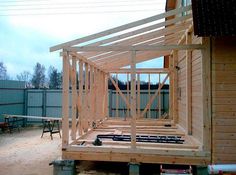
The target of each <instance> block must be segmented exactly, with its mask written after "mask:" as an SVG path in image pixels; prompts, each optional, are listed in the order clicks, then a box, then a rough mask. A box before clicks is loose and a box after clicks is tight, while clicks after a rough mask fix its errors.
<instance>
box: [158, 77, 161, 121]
mask: <svg viewBox="0 0 236 175" xmlns="http://www.w3.org/2000/svg"><path fill="white" fill-rule="evenodd" d="M158 82H159V86H160V85H161V84H160V83H161V74H158ZM158 114H159V118H161V89H160V90H159V92H158Z"/></svg>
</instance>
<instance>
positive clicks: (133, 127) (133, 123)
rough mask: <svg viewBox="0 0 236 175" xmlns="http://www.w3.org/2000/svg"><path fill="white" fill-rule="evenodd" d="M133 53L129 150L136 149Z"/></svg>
mask: <svg viewBox="0 0 236 175" xmlns="http://www.w3.org/2000/svg"><path fill="white" fill-rule="evenodd" d="M135 54H136V52H135V51H132V52H131V63H130V66H131V116H132V118H131V148H132V149H135V148H136V62H135Z"/></svg>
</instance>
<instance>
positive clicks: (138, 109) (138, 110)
mask: <svg viewBox="0 0 236 175" xmlns="http://www.w3.org/2000/svg"><path fill="white" fill-rule="evenodd" d="M137 76H138V85H137V112H138V116H137V118H140V74H137Z"/></svg>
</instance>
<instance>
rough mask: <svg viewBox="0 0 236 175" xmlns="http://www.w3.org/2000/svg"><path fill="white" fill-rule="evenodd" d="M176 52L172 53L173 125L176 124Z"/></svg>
mask: <svg viewBox="0 0 236 175" xmlns="http://www.w3.org/2000/svg"><path fill="white" fill-rule="evenodd" d="M177 65H178V50H174V51H173V99H172V100H173V120H174V123H177V122H178V99H177V93H178V73H177V71H178V70H177Z"/></svg>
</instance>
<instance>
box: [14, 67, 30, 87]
mask: <svg viewBox="0 0 236 175" xmlns="http://www.w3.org/2000/svg"><path fill="white" fill-rule="evenodd" d="M31 76H32V75H31V74H30V72H28V71H23V72H21V73H20V74H19V75H16V79H17V80H18V81H25V82H26V87H31V82H30V80H31Z"/></svg>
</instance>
